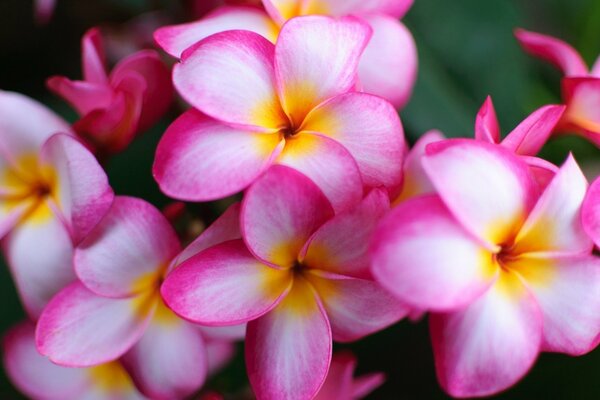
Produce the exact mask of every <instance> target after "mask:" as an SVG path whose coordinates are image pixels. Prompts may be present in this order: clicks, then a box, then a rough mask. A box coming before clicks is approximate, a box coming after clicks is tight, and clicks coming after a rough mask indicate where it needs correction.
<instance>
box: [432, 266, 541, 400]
mask: <svg viewBox="0 0 600 400" xmlns="http://www.w3.org/2000/svg"><path fill="white" fill-rule="evenodd" d="M429 321H430V328H431V329H430V330H431V341H432V343H433V352H434V355H435V365H436V370H437V376H438V380H439V382H440V384H441V385H442V387H443V388H444V390H446V391H447V392H448V393H449V394H450V395H452V396H454V397H479V396H489V395H492V394H495V393H498V392H500V391H502V390H504V389H507V388H508V387H510V386H512V385H514V384H515V383H517V381H518V380H519V379H521V378H522V377H523V375H525V374H526V373H527V371H528V370H529V368H531V366H532V365H533V363H534V362H535V359H536V358H537V355H538V353H539V347H540V342H541V336H542V335H541V334H542V318H541V315H540V311H539V308H538V306H537V304H536V302H535V300H534V299H533V297H532V296H531V295H530V294H529V292H528V291H527V289H525V288H524V287H523V285H522V284H521V282H520V281H519V280H518V278H517V277H516V276H514V274H510V275H509V274H507V273H504V272H503V273H502V274H501V277H500V278H499V280H498V281H497V282H496V284H494V286H492V287H491V288H490V290H488V291H487V293H485V294H484V295H483V296H481V297H480V298H479V299H478V300H476V301H475V302H474V303H472V304H471V305H469V306H468V307H467V308H465V309H464V310H461V311H455V312H452V313H449V314H432V315H431V316H430V320H429Z"/></svg>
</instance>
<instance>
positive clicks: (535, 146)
mask: <svg viewBox="0 0 600 400" xmlns="http://www.w3.org/2000/svg"><path fill="white" fill-rule="evenodd" d="M564 110H565V107H564V106H560V105H549V106H544V107H541V108H539V109H537V110H536V111H534V112H533V113H531V115H529V116H528V117H527V118H525V119H524V120H523V121H522V122H521V123H519V125H517V127H516V128H515V129H513V130H512V131H511V132H510V133H509V134H508V135H506V137H505V138H504V139H502V138H501V136H500V125H499V123H498V118H497V116H496V111H495V109H494V104H493V103H492V99H491V97H489V96H488V97H487V99H486V100H485V102H484V103H483V105H482V106H481V108H480V109H479V112H478V113H477V118H476V119H475V139H476V140H481V141H484V142H488V143H493V144H497V145H499V146H502V147H504V148H505V149H508V150H510V151H512V152H513V153H515V154H517V155H519V156H520V157H521V158H522V159H523V161H525V162H526V163H527V164H528V165H529V168H530V169H531V172H532V174H533V175H534V176H535V178H536V180H537V181H538V183H539V184H540V186H542V187H545V186H546V185H547V184H548V182H549V181H550V180H551V179H552V177H553V176H554V174H555V173H556V172H557V171H558V168H557V167H556V166H555V165H554V164H552V163H549V162H548V161H545V160H543V159H541V158H539V157H535V156H536V155H537V154H538V152H539V151H540V150H541V148H542V147H543V146H544V144H546V142H547V141H548V138H549V137H550V135H551V134H552V131H553V130H554V128H555V127H556V124H557V123H558V121H559V120H560V118H561V116H562V115H563V112H564ZM444 139H445V136H444V134H443V133H442V132H440V131H438V130H435V129H434V130H431V131H428V132H426V133H425V134H423V136H421V137H420V138H419V140H417V142H416V143H415V144H414V146H413V147H412V148H411V150H410V152H409V153H408V155H407V156H406V157H405V160H404V173H403V183H402V190H401V192H400V194H399V195H398V197H396V199H395V200H394V202H393V203H394V204H398V203H400V202H401V201H404V200H406V199H408V198H411V197H415V196H418V195H422V194H427V193H434V192H435V188H434V186H433V184H432V183H431V182H430V180H429V177H428V176H427V173H426V172H425V169H424V168H423V165H422V163H421V158H422V157H423V156H424V155H425V150H426V148H427V145H429V143H433V142H439V141H441V140H444Z"/></svg>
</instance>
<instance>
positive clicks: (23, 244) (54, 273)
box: [2, 201, 76, 320]
mask: <svg viewBox="0 0 600 400" xmlns="http://www.w3.org/2000/svg"><path fill="white" fill-rule="evenodd" d="M2 245H3V249H4V254H5V255H6V261H7V263H8V265H9V267H10V270H11V273H12V276H13V279H14V280H15V284H16V286H17V290H18V292H19V297H20V298H21V301H22V302H23V305H24V307H25V309H26V310H27V313H28V314H29V316H30V317H31V318H32V319H34V320H35V319H37V317H38V316H39V315H40V313H41V311H42V309H43V308H44V306H45V305H46V304H47V303H48V301H49V300H50V299H51V298H52V296H54V295H55V294H56V293H58V292H59V291H60V290H61V289H62V288H64V287H65V286H66V285H68V284H69V283H71V282H73V281H74V280H75V279H76V277H75V273H74V272H73V243H72V241H71V237H70V236H69V231H68V230H67V227H66V226H65V225H64V223H63V221H62V220H61V218H60V217H59V216H58V215H57V214H56V213H55V211H53V209H52V206H51V204H50V202H48V201H43V202H41V203H39V204H38V205H36V206H35V208H34V209H33V211H31V212H30V213H29V214H28V216H27V218H26V219H24V220H23V221H21V222H20V223H19V224H18V225H17V226H16V227H15V228H14V229H13V230H12V232H11V233H10V234H9V235H8V236H6V237H5V239H4V242H3V244H2Z"/></svg>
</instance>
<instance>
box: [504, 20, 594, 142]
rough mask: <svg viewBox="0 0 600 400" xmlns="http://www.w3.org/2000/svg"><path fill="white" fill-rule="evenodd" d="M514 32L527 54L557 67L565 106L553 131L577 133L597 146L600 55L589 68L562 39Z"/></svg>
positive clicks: (519, 30) (524, 31)
mask: <svg viewBox="0 0 600 400" xmlns="http://www.w3.org/2000/svg"><path fill="white" fill-rule="evenodd" d="M515 35H516V37H517V39H518V40H519V43H520V44H521V46H523V48H524V49H525V51H527V52H528V53H530V54H532V55H534V56H536V57H539V58H542V59H544V60H546V61H548V62H550V63H552V64H553V65H554V66H556V67H557V68H559V69H560V70H561V71H562V73H563V74H564V78H563V79H562V98H563V101H564V103H565V104H566V106H567V110H566V111H565V113H564V115H563V118H562V119H561V121H560V123H559V125H558V127H557V129H556V130H557V132H560V133H563V132H564V133H568V132H574V133H577V134H579V135H581V136H583V137H585V138H587V139H588V140H589V141H591V142H592V143H594V144H595V145H596V146H598V147H600V57H599V58H598V60H597V61H596V63H595V64H594V66H593V67H592V69H591V70H588V67H587V65H586V64H585V62H584V61H583V59H582V58H581V56H580V55H579V53H578V52H577V50H575V49H574V48H573V47H571V46H570V45H569V44H568V43H565V42H563V41H562V40H559V39H556V38H553V37H551V36H546V35H542V34H540V33H535V32H528V31H526V30H523V29H517V30H516V31H515Z"/></svg>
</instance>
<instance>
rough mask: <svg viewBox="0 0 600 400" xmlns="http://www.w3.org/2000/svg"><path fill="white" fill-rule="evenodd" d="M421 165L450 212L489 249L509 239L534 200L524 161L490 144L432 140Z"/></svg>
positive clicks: (536, 193) (533, 182)
mask: <svg viewBox="0 0 600 400" xmlns="http://www.w3.org/2000/svg"><path fill="white" fill-rule="evenodd" d="M423 166H424V167H425V171H427V175H428V176H429V179H431V181H432V183H433V185H434V186H435V188H436V190H437V192H438V193H439V195H440V197H441V198H442V200H443V201H444V203H445V204H446V205H447V206H448V208H449V209H450V210H451V211H452V213H453V214H454V216H455V217H456V218H457V219H458V220H459V221H460V222H461V223H462V224H463V225H464V227H465V228H466V229H467V230H469V231H470V232H471V233H473V234H474V235H475V236H476V237H477V238H479V239H480V240H481V241H482V242H483V243H485V244H486V246H487V247H489V248H490V250H497V245H500V244H503V243H505V242H508V241H510V239H512V237H513V235H515V234H516V233H517V230H518V229H519V228H520V227H521V225H522V224H523V222H524V221H525V218H526V216H527V214H528V212H529V211H530V210H531V208H532V207H533V205H534V202H535V201H536V200H537V196H538V187H537V185H536V183H535V181H534V179H533V177H532V176H531V173H530V172H529V168H528V167H527V164H525V162H523V161H522V160H521V159H519V158H518V157H517V156H516V155H514V154H513V153H511V152H509V151H508V150H506V149H503V148H502V147H501V146H497V145H494V144H491V143H486V142H483V141H479V140H469V139H453V140H446V141H443V142H437V143H432V144H430V145H429V146H427V154H426V155H425V156H424V157H423ZM483 188H485V190H483Z"/></svg>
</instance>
